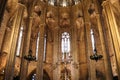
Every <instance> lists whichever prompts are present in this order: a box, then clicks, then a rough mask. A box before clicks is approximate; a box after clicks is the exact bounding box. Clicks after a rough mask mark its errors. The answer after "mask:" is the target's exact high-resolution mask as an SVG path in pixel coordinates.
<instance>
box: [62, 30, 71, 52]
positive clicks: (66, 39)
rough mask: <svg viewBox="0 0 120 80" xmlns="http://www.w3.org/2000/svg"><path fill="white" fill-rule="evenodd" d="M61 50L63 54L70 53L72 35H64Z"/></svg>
mask: <svg viewBox="0 0 120 80" xmlns="http://www.w3.org/2000/svg"><path fill="white" fill-rule="evenodd" d="M61 49H62V53H69V52H70V35H69V33H67V32H64V33H62V41H61Z"/></svg>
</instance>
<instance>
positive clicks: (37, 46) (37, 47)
mask: <svg viewBox="0 0 120 80" xmlns="http://www.w3.org/2000/svg"><path fill="white" fill-rule="evenodd" d="M39 39H40V32H39V33H38V37H37V45H36V60H37V59H38V49H39V41H40V40H39Z"/></svg>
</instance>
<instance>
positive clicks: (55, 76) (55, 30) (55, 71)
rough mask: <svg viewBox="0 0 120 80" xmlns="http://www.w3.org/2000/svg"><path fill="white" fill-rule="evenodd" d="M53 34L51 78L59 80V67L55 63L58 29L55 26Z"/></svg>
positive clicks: (57, 54)
mask: <svg viewBox="0 0 120 80" xmlns="http://www.w3.org/2000/svg"><path fill="white" fill-rule="evenodd" d="M52 34H53V37H54V38H53V64H52V65H53V66H52V67H53V69H54V70H53V80H59V79H60V67H59V66H58V65H56V63H57V61H58V59H59V52H58V49H59V29H58V28H55V29H54V32H53V33H52Z"/></svg>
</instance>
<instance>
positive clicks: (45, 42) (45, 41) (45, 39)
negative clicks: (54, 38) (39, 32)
mask: <svg viewBox="0 0 120 80" xmlns="http://www.w3.org/2000/svg"><path fill="white" fill-rule="evenodd" d="M46 47H47V35H46V34H45V37H44V56H43V61H45V60H46Z"/></svg>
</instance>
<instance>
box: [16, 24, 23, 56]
mask: <svg viewBox="0 0 120 80" xmlns="http://www.w3.org/2000/svg"><path fill="white" fill-rule="evenodd" d="M22 36H23V26H22V27H21V28H20V32H19V37H18V44H17V51H16V56H20V49H21V43H22Z"/></svg>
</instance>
